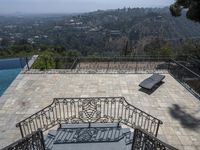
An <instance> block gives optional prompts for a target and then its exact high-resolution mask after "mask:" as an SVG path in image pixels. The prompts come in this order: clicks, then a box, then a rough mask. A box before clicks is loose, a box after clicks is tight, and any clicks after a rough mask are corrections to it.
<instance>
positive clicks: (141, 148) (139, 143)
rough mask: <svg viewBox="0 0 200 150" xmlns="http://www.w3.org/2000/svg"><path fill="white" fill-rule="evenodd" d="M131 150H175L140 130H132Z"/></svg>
mask: <svg viewBox="0 0 200 150" xmlns="http://www.w3.org/2000/svg"><path fill="white" fill-rule="evenodd" d="M132 150H177V149H176V148H174V147H172V146H170V145H168V144H166V143H164V142H162V141H160V140H159V139H157V138H156V137H154V136H152V135H150V134H149V133H147V132H145V131H144V130H141V129H135V130H134V137H133V144H132Z"/></svg>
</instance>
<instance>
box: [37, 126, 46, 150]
mask: <svg viewBox="0 0 200 150" xmlns="http://www.w3.org/2000/svg"><path fill="white" fill-rule="evenodd" d="M38 130H39V132H40V136H41V144H42V148H43V150H45V143H44V136H43V132H42V129H38Z"/></svg>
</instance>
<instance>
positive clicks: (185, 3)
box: [170, 0, 200, 22]
mask: <svg viewBox="0 0 200 150" xmlns="http://www.w3.org/2000/svg"><path fill="white" fill-rule="evenodd" d="M184 9H187V12H186V16H187V18H189V19H191V20H194V21H198V22H200V0H176V2H175V3H174V4H172V5H171V6H170V12H171V14H172V16H175V17H177V16H181V13H182V11H183V10H184Z"/></svg>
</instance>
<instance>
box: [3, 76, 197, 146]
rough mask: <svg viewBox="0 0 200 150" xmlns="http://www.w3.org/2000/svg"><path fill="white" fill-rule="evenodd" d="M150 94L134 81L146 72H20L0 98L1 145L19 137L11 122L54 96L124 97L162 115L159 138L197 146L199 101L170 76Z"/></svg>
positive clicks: (177, 144)
mask: <svg viewBox="0 0 200 150" xmlns="http://www.w3.org/2000/svg"><path fill="white" fill-rule="evenodd" d="M165 75H166V78H165V79H164V82H165V83H164V84H162V85H161V86H160V87H159V88H158V89H157V90H155V91H154V92H153V93H145V92H143V91H142V90H141V89H140V87H139V86H138V84H139V83H140V82H141V81H142V80H143V79H145V78H147V77H148V76H150V74H20V75H18V77H17V78H16V80H15V81H14V82H13V83H12V84H11V86H10V87H9V88H8V89H7V91H6V92H5V93H4V95H3V96H2V97H0V148H2V147H4V146H6V145H8V144H10V143H11V142H13V141H15V140H17V139H20V138H21V137H20V133H19V129H17V128H16V127H15V124H16V123H17V122H18V121H20V120H22V119H23V118H25V117H28V116H29V115H31V114H33V113H35V112H36V111H38V110H40V109H42V108H44V107H45V106H47V105H49V104H50V103H51V102H52V100H53V98H55V97H90V96H91V97H98V96H102V97H105V96H112V97H117V96H123V97H125V98H126V100H127V101H128V102H129V103H131V104H132V105H134V106H136V107H138V108H140V109H142V110H144V111H146V112H147V113H150V114H152V115H153V116H155V117H157V118H159V119H161V120H162V121H163V122H164V124H163V125H162V127H161V128H160V130H159V135H158V137H159V138H160V139H161V140H163V141H165V142H166V143H169V144H171V145H173V146H175V147H176V148H179V149H180V150H200V101H199V100H198V99H196V98H195V97H194V96H193V95H191V94H190V93H189V92H188V91H187V90H186V89H185V88H184V87H182V85H180V84H179V83H178V82H177V81H176V80H174V78H173V77H171V76H170V75H169V74H165Z"/></svg>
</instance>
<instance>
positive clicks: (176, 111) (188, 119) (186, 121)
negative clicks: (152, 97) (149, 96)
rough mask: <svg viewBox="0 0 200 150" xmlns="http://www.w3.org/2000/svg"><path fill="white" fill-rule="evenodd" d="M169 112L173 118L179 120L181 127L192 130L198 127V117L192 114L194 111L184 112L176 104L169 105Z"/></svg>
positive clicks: (199, 126) (199, 124) (199, 125)
mask: <svg viewBox="0 0 200 150" xmlns="http://www.w3.org/2000/svg"><path fill="white" fill-rule="evenodd" d="M169 113H170V115H171V116H172V117H173V118H174V119H177V120H179V121H180V123H181V125H182V126H183V127H185V128H189V129H192V130H197V129H200V118H196V117H195V116H193V114H194V113H187V112H185V110H184V109H183V108H181V107H180V106H179V105H178V104H173V105H172V107H169Z"/></svg>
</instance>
